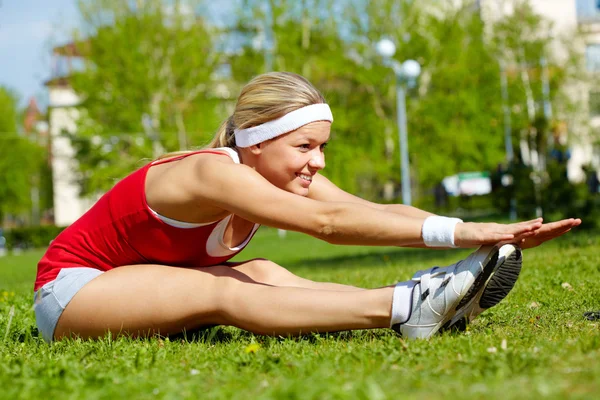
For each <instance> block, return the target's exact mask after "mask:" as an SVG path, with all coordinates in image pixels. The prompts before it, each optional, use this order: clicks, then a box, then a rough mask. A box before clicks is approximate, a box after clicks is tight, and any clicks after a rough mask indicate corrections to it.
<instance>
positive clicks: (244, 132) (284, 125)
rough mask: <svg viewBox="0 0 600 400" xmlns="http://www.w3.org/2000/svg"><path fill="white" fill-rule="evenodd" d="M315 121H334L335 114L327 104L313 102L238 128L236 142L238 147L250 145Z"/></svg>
mask: <svg viewBox="0 0 600 400" xmlns="http://www.w3.org/2000/svg"><path fill="white" fill-rule="evenodd" d="M315 121H329V122H333V115H332V114H331V110H330V109H329V106H328V105H327V104H324V103H320V104H311V105H310V106H306V107H302V108H299V109H297V110H294V111H292V112H291V113H288V114H285V115H284V116H283V117H281V118H279V119H275V120H273V121H269V122H265V123H264V124H261V125H258V126H253V127H252V128H248V129H236V130H235V131H234V134H235V144H236V146H238V147H250V146H253V145H255V144H258V143H262V142H264V141H266V140H269V139H273V138H274V137H277V136H279V135H283V134H284V133H288V132H291V131H295V130H296V129H298V128H300V127H302V126H304V125H306V124H310V123H311V122H315Z"/></svg>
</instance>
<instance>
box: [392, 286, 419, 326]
mask: <svg viewBox="0 0 600 400" xmlns="http://www.w3.org/2000/svg"><path fill="white" fill-rule="evenodd" d="M415 284H416V282H415V281H406V282H400V283H397V284H396V287H395V288H394V298H393V300H392V319H391V321H390V326H393V325H396V324H402V323H404V322H406V321H408V318H410V312H411V309H412V303H413V298H412V294H413V289H414V287H415Z"/></svg>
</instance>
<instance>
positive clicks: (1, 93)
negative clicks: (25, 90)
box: [0, 86, 18, 135]
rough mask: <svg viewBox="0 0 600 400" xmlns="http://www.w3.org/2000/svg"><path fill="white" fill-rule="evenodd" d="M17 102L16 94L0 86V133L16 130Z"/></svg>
mask: <svg viewBox="0 0 600 400" xmlns="http://www.w3.org/2000/svg"><path fill="white" fill-rule="evenodd" d="M17 103H18V98H17V95H16V94H15V93H13V92H12V91H11V90H10V89H8V88H6V87H3V86H0V135H5V134H6V133H7V132H16V131H17V114H18V112H17Z"/></svg>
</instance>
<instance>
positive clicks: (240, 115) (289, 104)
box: [160, 72, 325, 158]
mask: <svg viewBox="0 0 600 400" xmlns="http://www.w3.org/2000/svg"><path fill="white" fill-rule="evenodd" d="M319 103H325V98H324V97H323V95H322V94H321V93H320V92H319V91H318V90H317V89H315V87H314V86H313V85H312V84H311V83H310V82H309V81H308V80H307V79H306V78H304V77H302V76H300V75H298V74H294V73H291V72H269V73H266V74H262V75H258V76H257V77H255V78H254V79H252V80H251V81H250V82H248V84H246V86H244V88H243V89H242V92H241V93H240V95H239V97H238V100H237V103H236V105H235V110H234V112H233V115H231V116H230V117H229V118H227V120H225V121H224V122H223V123H222V124H221V126H220V127H219V130H218V131H217V133H216V134H215V136H214V138H213V139H212V140H211V142H210V143H209V144H208V145H207V146H206V147H205V148H207V149H214V148H217V147H231V148H235V147H236V146H235V136H234V130H235V129H246V128H251V127H253V126H257V125H261V124H264V123H265V122H268V121H272V120H275V119H277V118H281V117H283V116H284V115H286V114H288V113H290V112H292V111H294V110H297V109H299V108H302V107H305V106H309V105H311V104H319ZM186 153H188V152H186V151H179V152H175V153H169V154H165V155H163V156H161V157H160V158H166V157H173V156H177V155H181V154H186Z"/></svg>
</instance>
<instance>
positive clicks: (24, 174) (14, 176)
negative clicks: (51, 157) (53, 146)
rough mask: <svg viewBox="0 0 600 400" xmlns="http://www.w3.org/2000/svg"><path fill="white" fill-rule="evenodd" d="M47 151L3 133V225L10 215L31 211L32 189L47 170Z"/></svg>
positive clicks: (0, 135)
mask: <svg viewBox="0 0 600 400" xmlns="http://www.w3.org/2000/svg"><path fill="white" fill-rule="evenodd" d="M46 162H47V159H46V152H45V149H44V148H42V147H41V146H39V145H37V144H35V143H32V142H30V141H29V140H28V139H26V138H23V137H20V136H18V135H17V134H16V133H12V134H10V133H8V134H5V133H0V222H1V221H2V220H3V217H4V216H5V215H7V214H20V213H23V212H26V211H29V210H30V207H31V187H32V185H35V184H37V183H38V182H36V181H39V179H40V176H41V175H42V174H43V170H44V169H45V163H46Z"/></svg>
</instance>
